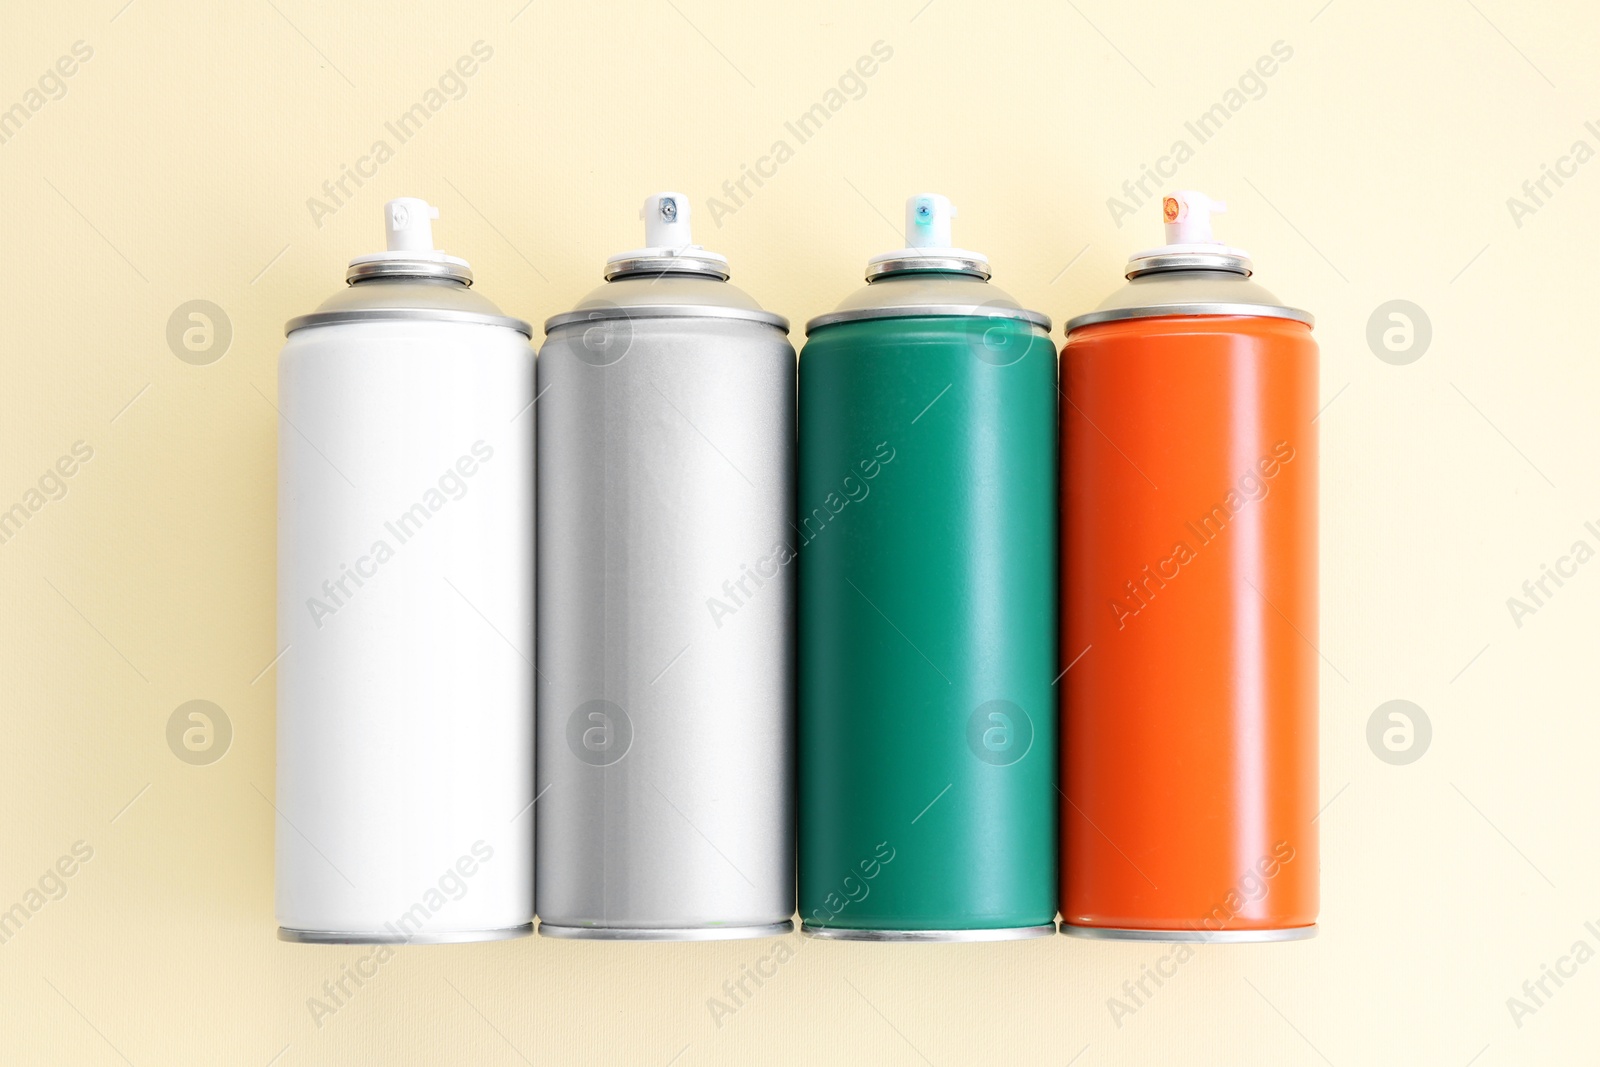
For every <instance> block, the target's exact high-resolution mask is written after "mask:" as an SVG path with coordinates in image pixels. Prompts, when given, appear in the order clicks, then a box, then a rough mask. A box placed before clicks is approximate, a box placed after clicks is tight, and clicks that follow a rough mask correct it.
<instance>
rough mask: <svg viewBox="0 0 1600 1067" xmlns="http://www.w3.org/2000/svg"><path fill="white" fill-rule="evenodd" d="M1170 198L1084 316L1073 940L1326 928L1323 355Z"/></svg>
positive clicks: (1070, 763)
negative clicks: (1320, 629)
mask: <svg viewBox="0 0 1600 1067" xmlns="http://www.w3.org/2000/svg"><path fill="white" fill-rule="evenodd" d="M1222 206H1223V205H1221V204H1217V203H1214V202H1213V201H1211V200H1209V199H1208V198H1206V197H1205V196H1203V195H1202V194H1199V193H1192V192H1183V193H1175V194H1174V195H1172V196H1169V197H1167V198H1166V199H1165V201H1164V203H1163V210H1164V215H1165V221H1166V226H1167V240H1168V242H1169V243H1168V244H1167V245H1166V246H1164V247H1161V248H1157V249H1152V250H1150V251H1147V252H1142V253H1139V254H1138V255H1136V256H1134V257H1133V259H1132V260H1130V261H1129V264H1128V270H1127V277H1128V282H1129V284H1127V285H1125V286H1123V287H1122V289H1121V290H1119V291H1118V292H1117V293H1115V294H1114V295H1113V296H1112V297H1111V298H1110V299H1108V300H1107V301H1106V302H1105V303H1103V304H1102V305H1101V306H1100V307H1099V308H1098V309H1096V310H1095V311H1093V312H1090V313H1089V314H1086V315H1081V316H1079V317H1077V318H1075V319H1073V320H1071V321H1070V322H1068V323H1067V342H1066V346H1065V348H1064V349H1063V351H1062V357H1061V359H1062V366H1061V393H1062V398H1061V415H1060V425H1061V435H1062V440H1061V448H1062V453H1061V456H1062V462H1061V473H1062V481H1063V484H1062V493H1061V500H1062V508H1063V512H1064V514H1063V516H1062V530H1063V537H1062V567H1061V575H1062V582H1063V592H1062V601H1061V603H1062V614H1063V618H1062V627H1061V632H1062V640H1063V645H1062V649H1061V652H1062V658H1061V663H1062V664H1063V665H1064V666H1066V668H1067V670H1066V673H1065V674H1064V676H1063V678H1062V684H1063V686H1064V711H1063V717H1064V728H1063V732H1062V737H1063V741H1062V768H1061V769H1062V792H1063V796H1062V799H1061V832H1062V849H1061V856H1062V864H1063V871H1062V877H1061V885H1062V902H1061V914H1062V919H1063V927H1062V929H1063V932H1065V933H1069V934H1076V935H1079V936H1085V937H1101V938H1113V939H1131V940H1155V941H1276V940H1289V939H1294V938H1300V937H1308V936H1310V935H1311V934H1312V933H1314V932H1315V930H1316V926H1315V922H1316V915H1317V890H1318V855H1317V836H1316V826H1315V824H1314V819H1315V817H1316V814H1317V666H1318V653H1317V650H1316V641H1317V438H1316V426H1315V425H1314V423H1313V420H1314V418H1315V417H1316V411H1317V407H1316V404H1317V381H1318V375H1317V347H1316V343H1315V342H1314V341H1313V340H1312V338H1311V316H1310V315H1308V314H1307V313H1305V312H1303V311H1299V310H1296V309H1294V308H1289V307H1285V306H1283V305H1282V304H1280V303H1279V302H1278V300H1277V299H1276V298H1275V297H1273V296H1272V295H1271V294H1270V293H1268V292H1267V291H1266V290H1265V289H1263V288H1261V287H1260V286H1259V285H1257V284H1256V283H1255V282H1254V281H1252V280H1251V272H1252V268H1251V265H1250V260H1249V258H1248V257H1247V256H1246V255H1245V253H1243V252H1241V251H1240V250H1238V249H1234V248H1228V247H1225V246H1224V245H1222V244H1219V243H1217V242H1215V241H1214V240H1213V239H1212V237H1211V224H1210V215H1211V213H1212V212H1213V211H1216V210H1220V209H1221V208H1222Z"/></svg>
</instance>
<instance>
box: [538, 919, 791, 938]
mask: <svg viewBox="0 0 1600 1067" xmlns="http://www.w3.org/2000/svg"><path fill="white" fill-rule="evenodd" d="M793 930H794V920H792V919H785V920H783V922H780V923H765V924H763V925H760V926H682V927H672V926H652V927H625V926H562V925H560V924H559V923H547V922H541V923H539V936H540V937H555V938H561V939H563V940H568V941H747V940H751V939H753V938H760V937H779V936H781V935H783V934H787V933H791V932H792V931H793Z"/></svg>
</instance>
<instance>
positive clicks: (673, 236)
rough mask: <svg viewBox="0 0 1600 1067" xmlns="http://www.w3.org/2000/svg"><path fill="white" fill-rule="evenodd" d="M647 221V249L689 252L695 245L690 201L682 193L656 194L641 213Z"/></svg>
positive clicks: (648, 200) (645, 227)
mask: <svg viewBox="0 0 1600 1067" xmlns="http://www.w3.org/2000/svg"><path fill="white" fill-rule="evenodd" d="M639 217H640V218H641V219H643V220H644V243H645V247H647V248H688V247H690V246H691V245H693V244H694V238H693V236H691V234H690V227H689V198H688V197H686V196H684V195H683V194H682V193H657V194H655V195H654V196H651V197H648V198H646V199H645V202H644V206H643V207H641V208H640V209H639Z"/></svg>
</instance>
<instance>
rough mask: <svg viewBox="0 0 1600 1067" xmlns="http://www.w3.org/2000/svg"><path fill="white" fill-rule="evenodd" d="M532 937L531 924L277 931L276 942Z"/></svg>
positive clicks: (424, 941)
mask: <svg viewBox="0 0 1600 1067" xmlns="http://www.w3.org/2000/svg"><path fill="white" fill-rule="evenodd" d="M531 933H533V923H531V922H529V923H524V924H523V925H521V926H507V927H504V928H502V929H498V930H443V931H439V932H432V933H418V934H412V935H410V936H409V937H408V936H406V935H404V934H391V933H388V932H381V933H380V932H372V931H365V932H363V931H352V930H296V929H293V928H291V927H287V926H280V927H278V940H279V941H288V942H291V943H294V944H298V945H462V944H470V943H472V942H475V941H510V940H513V939H515V938H518V937H527V936H528V935H529V934H531Z"/></svg>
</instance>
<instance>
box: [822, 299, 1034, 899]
mask: <svg viewBox="0 0 1600 1067" xmlns="http://www.w3.org/2000/svg"><path fill="white" fill-rule="evenodd" d="M799 492H800V498H799V507H798V513H799V517H800V521H801V527H800V529H799V530H798V531H797V536H798V537H799V539H800V548H799V566H800V641H799V662H800V672H799V673H800V719H799V779H800V797H799V835H800V857H799V876H800V914H801V917H802V918H803V919H804V920H805V921H806V922H807V923H808V924H809V925H811V926H814V927H823V926H831V927H842V928H850V929H858V930H963V929H983V928H1003V927H1018V926H1035V925H1041V924H1045V923H1049V922H1051V921H1052V920H1053V919H1054V917H1055V913H1056V849H1057V835H1056V810H1057V799H1056V790H1055V781H1056V703H1055V693H1056V688H1055V685H1054V681H1055V678H1056V674H1057V672H1058V671H1059V669H1060V668H1059V667H1058V666H1057V663H1056V660H1057V652H1056V649H1057V641H1056V588H1057V583H1056V553H1057V547H1056V523H1057V507H1056V352H1055V348H1054V346H1053V345H1052V344H1051V342H1050V340H1049V338H1048V336H1047V335H1046V334H1045V333H1044V331H1042V330H1040V329H1038V328H1037V327H1031V326H1029V325H1028V324H1026V323H1024V322H1021V321H1018V320H1002V319H993V318H979V317H954V316H952V317H932V316H930V317H923V318H897V319H876V320H867V321H857V322H847V323H839V324H836V325H831V326H824V327H822V328H820V329H818V330H817V331H816V332H815V333H814V334H813V335H812V337H811V339H810V341H809V342H808V343H807V344H806V347H805V350H804V351H803V352H802V353H801V357H800V479H799Z"/></svg>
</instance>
